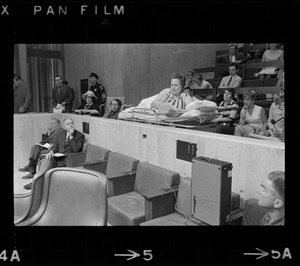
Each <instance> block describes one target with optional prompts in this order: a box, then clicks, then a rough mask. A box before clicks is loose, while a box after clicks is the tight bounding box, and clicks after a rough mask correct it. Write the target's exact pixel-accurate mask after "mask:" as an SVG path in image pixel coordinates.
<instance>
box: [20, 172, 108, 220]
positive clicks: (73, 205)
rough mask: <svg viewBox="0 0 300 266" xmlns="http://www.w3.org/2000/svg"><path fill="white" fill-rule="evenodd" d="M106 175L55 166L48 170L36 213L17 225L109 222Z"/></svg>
mask: <svg viewBox="0 0 300 266" xmlns="http://www.w3.org/2000/svg"><path fill="white" fill-rule="evenodd" d="M106 186H107V182H106V177H105V175H103V174H101V173H98V172H95V171H91V170H86V169H77V168H69V167H59V168H53V169H50V170H49V171H47V172H46V174H45V177H44V181H43V193H42V200H41V204H40V206H39V208H38V209H37V211H36V212H35V213H34V215H33V216H32V217H31V218H30V219H28V220H26V221H24V222H21V223H19V224H17V225H18V226H43V225H49V226H72V225H74V226H75V225H76V226H88V225H89V226H100V225H107V193H106Z"/></svg>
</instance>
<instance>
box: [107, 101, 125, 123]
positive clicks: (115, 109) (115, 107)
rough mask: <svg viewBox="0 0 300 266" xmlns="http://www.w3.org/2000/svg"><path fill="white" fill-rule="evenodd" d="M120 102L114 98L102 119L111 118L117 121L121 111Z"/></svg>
mask: <svg viewBox="0 0 300 266" xmlns="http://www.w3.org/2000/svg"><path fill="white" fill-rule="evenodd" d="M121 107H122V102H121V101H120V100H119V99H118V98H115V99H113V100H112V101H111V102H110V107H109V109H108V110H107V111H106V112H105V114H104V116H103V118H111V119H118V116H119V113H120V111H121Z"/></svg>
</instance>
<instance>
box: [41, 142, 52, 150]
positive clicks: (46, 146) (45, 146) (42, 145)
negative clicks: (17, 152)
mask: <svg viewBox="0 0 300 266" xmlns="http://www.w3.org/2000/svg"><path fill="white" fill-rule="evenodd" d="M38 145H39V146H40V147H43V148H46V149H48V148H49V147H51V145H50V144H49V143H45V144H40V143H39V144H38Z"/></svg>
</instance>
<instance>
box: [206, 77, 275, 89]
mask: <svg viewBox="0 0 300 266" xmlns="http://www.w3.org/2000/svg"><path fill="white" fill-rule="evenodd" d="M206 81H208V82H209V83H210V84H211V86H212V87H213V88H214V89H217V88H218V87H219V85H220V81H219V80H216V79H207V80H206ZM277 82H278V78H272V79H250V80H243V82H242V87H272V86H276V84H277Z"/></svg>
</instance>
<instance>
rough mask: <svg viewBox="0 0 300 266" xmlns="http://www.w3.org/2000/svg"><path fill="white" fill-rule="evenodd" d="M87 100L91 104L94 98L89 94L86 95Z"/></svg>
mask: <svg viewBox="0 0 300 266" xmlns="http://www.w3.org/2000/svg"><path fill="white" fill-rule="evenodd" d="M85 101H86V103H87V104H91V103H92V102H93V99H92V98H91V97H89V96H86V99H85Z"/></svg>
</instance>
